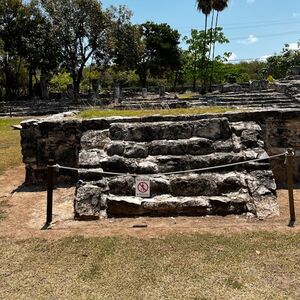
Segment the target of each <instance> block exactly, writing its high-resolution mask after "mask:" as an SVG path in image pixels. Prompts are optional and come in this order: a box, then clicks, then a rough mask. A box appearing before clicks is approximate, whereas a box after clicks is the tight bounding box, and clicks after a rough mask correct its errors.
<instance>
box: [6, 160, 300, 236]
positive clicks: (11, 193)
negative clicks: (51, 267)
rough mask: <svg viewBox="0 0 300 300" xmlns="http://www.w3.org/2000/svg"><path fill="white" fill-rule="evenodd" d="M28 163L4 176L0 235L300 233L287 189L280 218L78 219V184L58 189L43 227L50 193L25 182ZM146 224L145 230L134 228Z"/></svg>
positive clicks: (298, 201)
mask: <svg viewBox="0 0 300 300" xmlns="http://www.w3.org/2000/svg"><path fill="white" fill-rule="evenodd" d="M23 182H24V167H23V166H19V167H17V168H14V169H12V170H10V171H8V172H6V173H5V174H4V175H2V176H0V202H2V201H5V202H6V204H7V205H5V208H4V211H5V214H6V217H5V219H4V220H2V221H1V222H0V237H2V238H3V237H13V238H17V239H26V238H45V239H59V238H63V237H67V236H74V235H83V236H99V237H104V236H133V237H137V238H142V239H145V238H146V239H147V238H154V237H160V236H166V235H169V234H192V233H215V234H222V233H228V234H231V233H239V232H251V231H272V232H274V231H277V232H282V233H289V232H291V233H292V232H300V225H297V223H296V226H295V227H294V228H289V227H288V226H287V224H288V221H289V209H288V208H289V206H288V192H287V190H278V201H279V206H280V216H279V217H276V218H272V219H268V220H264V221H259V220H256V219H248V218H246V217H245V216H227V217H215V216H210V217H177V218H146V217H143V218H131V219H108V220H99V221H89V222H83V221H81V222H80V221H74V220H73V196H74V188H59V189H56V190H55V191H54V216H53V224H52V226H51V230H46V231H42V230H40V229H41V228H42V226H43V225H44V222H45V211H46V191H45V190H43V191H41V190H42V189H41V188H37V187H36V188H32V187H31V188H29V187H24V186H22V184H23ZM294 197H295V205H296V212H297V219H299V218H300V190H299V189H298V190H295V191H294ZM140 224H144V225H147V227H146V228H133V226H134V225H140Z"/></svg>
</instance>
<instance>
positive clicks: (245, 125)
mask: <svg viewBox="0 0 300 300" xmlns="http://www.w3.org/2000/svg"><path fill="white" fill-rule="evenodd" d="M230 128H231V129H232V131H233V132H234V133H235V134H236V135H238V136H240V135H241V134H242V132H243V131H244V130H253V131H257V132H261V127H260V126H259V125H258V124H257V123H255V122H234V123H230Z"/></svg>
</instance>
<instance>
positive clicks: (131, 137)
mask: <svg viewBox="0 0 300 300" xmlns="http://www.w3.org/2000/svg"><path fill="white" fill-rule="evenodd" d="M109 132H110V138H111V139H112V140H124V141H135V142H150V141H154V140H174V139H190V138H192V137H202V138H208V139H212V140H217V139H222V140H224V139H227V138H229V137H230V136H231V131H230V127H229V122H228V119H226V118H214V119H209V120H199V121H190V122H187V121H185V122H157V123H154V124H146V123H115V124H112V125H111V127H110V129H109Z"/></svg>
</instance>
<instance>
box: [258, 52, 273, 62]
mask: <svg viewBox="0 0 300 300" xmlns="http://www.w3.org/2000/svg"><path fill="white" fill-rule="evenodd" d="M271 56H272V55H271V54H267V55H263V56H262V57H261V58H260V59H259V60H260V61H267V58H269V57H271Z"/></svg>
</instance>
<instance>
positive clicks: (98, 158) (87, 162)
mask: <svg viewBox="0 0 300 300" xmlns="http://www.w3.org/2000/svg"><path fill="white" fill-rule="evenodd" d="M105 157H106V155H105V152H104V151H103V150H100V149H92V150H82V151H81V152H80V154H79V162H78V164H79V166H80V167H86V168H96V167H101V162H102V160H103V159H104V158H105Z"/></svg>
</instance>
